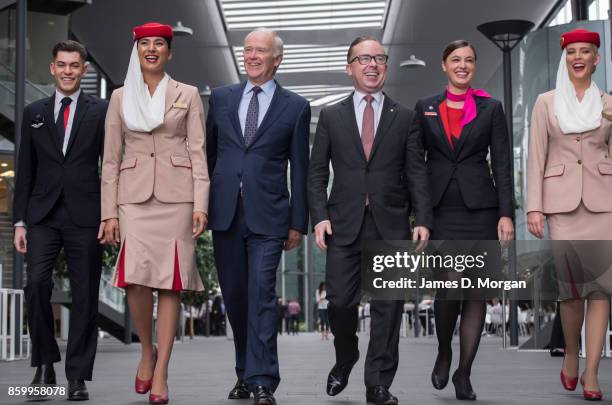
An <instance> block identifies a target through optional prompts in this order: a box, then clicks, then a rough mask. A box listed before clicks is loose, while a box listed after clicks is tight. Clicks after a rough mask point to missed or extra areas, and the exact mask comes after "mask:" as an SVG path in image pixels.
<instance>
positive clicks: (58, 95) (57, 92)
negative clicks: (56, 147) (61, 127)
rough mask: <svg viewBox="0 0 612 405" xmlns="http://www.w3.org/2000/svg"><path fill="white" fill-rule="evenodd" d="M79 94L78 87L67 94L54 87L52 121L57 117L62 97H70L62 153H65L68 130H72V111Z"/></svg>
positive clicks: (74, 109) (75, 107) (68, 136)
mask: <svg viewBox="0 0 612 405" xmlns="http://www.w3.org/2000/svg"><path fill="white" fill-rule="evenodd" d="M80 94H81V89H78V90H77V91H75V92H74V93H72V94H71V95H69V96H66V95H64V94H62V92H61V91H60V90H59V89H55V106H54V107H53V119H54V120H55V121H54V122H57V117H58V115H59V111H60V108H62V99H63V98H64V97H70V98H71V99H72V102H71V103H70V114H68V124H66V132H65V135H64V144H63V145H62V153H63V154H64V155H65V154H66V149H67V148H68V141H70V131H71V130H72V121H73V120H74V112H75V111H76V109H77V100H78V99H79V95H80Z"/></svg>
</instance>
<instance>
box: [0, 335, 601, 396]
mask: <svg viewBox="0 0 612 405" xmlns="http://www.w3.org/2000/svg"><path fill="white" fill-rule="evenodd" d="M366 345H367V337H366V336H365V335H361V336H360V350H361V353H362V359H361V360H360V361H359V363H358V364H357V366H356V368H355V370H354V371H353V374H352V375H351V380H350V383H349V385H348V387H347V388H346V390H345V391H344V392H343V393H342V394H340V395H339V396H338V397H333V398H332V397H328V396H327V395H325V393H324V389H325V385H324V384H325V379H326V376H327V372H328V371H329V368H330V367H331V366H332V364H333V345H332V342H331V341H321V340H320V338H319V336H318V335H315V334H300V335H299V336H286V335H283V336H281V338H280V339H279V357H280V361H281V363H280V366H281V376H282V378H283V380H282V381H281V384H280V386H279V388H278V390H277V392H276V398H277V401H278V403H279V405H306V404H309V405H310V404H328V405H352V404H365V388H364V386H363V358H364V357H365V352H366ZM435 350H436V341H435V338H420V339H415V338H402V339H401V341H400V367H399V370H398V373H397V375H396V378H395V382H394V384H393V386H392V387H391V391H392V392H393V393H394V394H395V395H396V396H398V397H399V400H400V404H402V405H403V404H418V405H423V404H427V405H428V404H459V403H462V402H459V401H457V400H456V399H455V396H454V390H453V387H452V383H449V386H448V387H447V388H446V389H444V390H443V391H436V390H435V389H433V388H432V386H431V383H430V382H429V375H430V372H431V367H432V366H433V362H434V359H435ZM456 350H458V348H455V351H456ZM138 358H139V354H138V345H137V344H133V345H129V346H126V345H123V344H120V343H118V342H117V341H116V340H113V339H105V340H101V341H100V343H99V346H98V355H97V359H96V367H95V369H94V381H92V382H90V383H89V384H88V387H89V392H90V395H91V400H90V401H89V402H88V404H113V405H115V404H117V405H121V404H129V405H136V404H146V403H147V401H146V399H147V396H139V395H137V394H135V393H134V392H133V379H134V372H135V370H136V364H137V361H138ZM233 358H234V353H233V342H231V341H229V340H227V339H225V338H219V337H216V338H208V339H206V338H196V339H194V340H189V339H186V340H185V342H184V343H177V344H176V345H175V349H174V352H173V356H172V360H171V370H170V380H169V386H170V399H171V403H172V404H176V405H196V404H203V405H247V404H251V401H250V400H242V401H228V400H226V399H225V398H226V396H227V392H228V391H229V389H230V388H231V387H232V386H233V384H234V382H235V376H234V373H233ZM454 360H455V362H454V364H456V361H457V359H456V358H455V359H454ZM560 365H561V359H560V358H551V357H550V356H549V355H548V353H545V352H518V351H516V350H502V349H501V341H500V339H498V338H483V342H482V345H481V348H480V351H479V353H478V356H477V358H476V362H475V365H474V370H473V373H472V383H473V386H474V390H475V391H476V393H477V394H478V402H477V404H480V405H485V404H495V405H506V404H520V405H531V404H538V405H560V404H582V403H583V402H582V396H581V394H582V393H581V391H579V390H577V391H575V392H573V393H569V392H565V391H563V388H562V387H561V384H560V382H559V368H560ZM63 367H64V365H63V363H59V364H58V365H57V367H56V371H58V378H59V382H60V383H65V379H64V376H63ZM32 370H33V369H31V368H30V367H29V362H28V361H18V362H12V363H0V387H1V388H2V391H4V392H3V393H2V394H0V403H2V404H4V403H19V402H23V399H22V400H10V401H9V400H7V396H6V389H7V384H24V383H27V382H29V381H30V379H31V378H32V374H33V371H32ZM600 378H601V380H600V383H601V386H602V387H603V388H604V395H605V396H606V397H604V402H610V398H612V360H610V359H605V360H602V364H601V370H600ZM60 402H67V401H64V400H53V401H48V402H46V403H49V404H50V403H60Z"/></svg>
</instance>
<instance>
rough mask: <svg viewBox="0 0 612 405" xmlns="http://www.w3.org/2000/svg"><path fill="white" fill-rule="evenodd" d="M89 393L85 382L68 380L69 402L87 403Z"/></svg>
mask: <svg viewBox="0 0 612 405" xmlns="http://www.w3.org/2000/svg"><path fill="white" fill-rule="evenodd" d="M88 399H89V392H87V386H86V385H85V381H84V380H68V400H69V401H87V400H88Z"/></svg>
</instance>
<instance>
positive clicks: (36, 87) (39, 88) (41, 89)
mask: <svg viewBox="0 0 612 405" xmlns="http://www.w3.org/2000/svg"><path fill="white" fill-rule="evenodd" d="M0 67H3V68H4V69H6V70H8V72H9V73H10V74H12V75H13V77H14V76H15V71H14V70H13V69H11V68H10V67H9V66H7V65H5V64H4V63H2V62H0ZM25 82H26V85H29V86H30V87H33V88H34V89H36V90H38V92H39V93H41V94H43V95H44V96H45V97H49V96H50V95H51V94H50V93H47V92H46V91H45V90H44V89H43V88H41V87H40V86H38V85H37V84H34V83H32V82H31V81H29V80H28V79H26V81H25Z"/></svg>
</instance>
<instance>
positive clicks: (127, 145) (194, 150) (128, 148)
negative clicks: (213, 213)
mask: <svg viewBox="0 0 612 405" xmlns="http://www.w3.org/2000/svg"><path fill="white" fill-rule="evenodd" d="M122 98H123V88H120V89H117V90H115V91H113V94H112V96H111V100H110V104H109V106H108V113H107V114H106V125H105V129H106V133H105V139H104V159H103V162H102V197H101V198H102V220H106V219H109V218H118V217H119V215H118V212H117V211H118V210H117V207H118V205H119V204H131V203H141V202H144V201H147V200H148V199H149V198H150V197H151V196H152V195H153V196H155V198H157V199H158V200H160V201H162V202H167V203H182V202H193V210H194V211H203V212H207V211H208V191H209V187H210V180H209V178H208V168H207V164H206V154H205V153H204V147H205V145H204V139H205V137H204V109H203V106H202V100H201V99H200V95H199V93H198V89H197V88H196V87H193V86H189V85H186V84H183V83H179V82H177V81H175V80H172V79H170V81H169V82H168V87H167V89H166V114H165V116H164V123H163V124H162V125H161V126H159V127H158V128H156V129H154V130H153V131H152V132H150V133H146V132H134V131H130V130H129V129H128V128H127V127H126V126H125V123H124V119H123V112H122V111H123V109H122Z"/></svg>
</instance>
